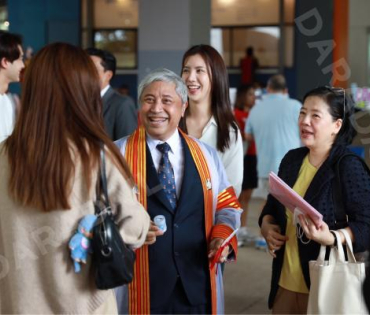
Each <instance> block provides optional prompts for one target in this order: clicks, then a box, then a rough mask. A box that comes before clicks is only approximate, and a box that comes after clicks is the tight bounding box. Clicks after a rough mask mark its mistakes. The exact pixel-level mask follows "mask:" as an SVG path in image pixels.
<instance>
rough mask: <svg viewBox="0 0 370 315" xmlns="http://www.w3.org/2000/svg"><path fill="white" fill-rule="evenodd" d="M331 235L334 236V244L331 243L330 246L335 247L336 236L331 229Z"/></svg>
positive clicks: (336, 244)
mask: <svg viewBox="0 0 370 315" xmlns="http://www.w3.org/2000/svg"><path fill="white" fill-rule="evenodd" d="M330 233H331V235H333V236H334V244H333V245H331V246H332V247H337V246H338V242H337V237H336V236H335V233H334V232H333V231H330Z"/></svg>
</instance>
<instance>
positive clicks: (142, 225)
mask: <svg viewBox="0 0 370 315" xmlns="http://www.w3.org/2000/svg"><path fill="white" fill-rule="evenodd" d="M106 161H107V163H106V173H107V180H108V195H109V199H110V202H111V206H112V208H113V211H114V213H115V215H116V216H117V222H118V225H119V227H120V232H121V235H122V238H123V240H124V241H125V243H127V244H128V245H130V246H131V247H133V248H138V247H140V246H141V245H143V243H144V241H145V238H146V235H147V233H148V230H149V224H150V218H149V215H148V213H147V211H146V210H145V209H144V207H143V206H142V205H141V204H140V203H139V201H138V200H137V197H136V193H135V191H134V189H133V188H132V187H131V186H130V185H129V183H128V182H127V180H126V179H125V178H124V177H123V175H122V174H121V173H120V171H119V170H118V169H117V167H116V166H115V164H114V163H113V162H112V161H111V160H110V159H109V155H108V154H107V160H106Z"/></svg>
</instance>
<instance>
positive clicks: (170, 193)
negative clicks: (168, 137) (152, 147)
mask: <svg viewBox="0 0 370 315" xmlns="http://www.w3.org/2000/svg"><path fill="white" fill-rule="evenodd" d="M157 149H158V150H159V151H160V152H161V153H162V158H161V161H160V162H159V169H158V178H159V181H160V182H161V184H162V187H163V190H164V192H165V194H166V196H167V198H168V201H169V202H170V204H171V206H172V208H173V209H176V204H177V196H176V185H175V175H174V172H173V168H172V165H171V162H170V159H169V157H168V151H170V150H171V147H170V146H169V144H168V143H167V142H164V143H162V144H158V145H157Z"/></svg>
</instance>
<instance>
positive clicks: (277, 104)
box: [245, 75, 302, 249]
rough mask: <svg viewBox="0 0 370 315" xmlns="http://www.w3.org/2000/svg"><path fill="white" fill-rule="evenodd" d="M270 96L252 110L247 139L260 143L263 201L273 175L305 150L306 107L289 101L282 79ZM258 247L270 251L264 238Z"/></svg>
mask: <svg viewBox="0 0 370 315" xmlns="http://www.w3.org/2000/svg"><path fill="white" fill-rule="evenodd" d="M267 93H268V94H267V95H265V97H263V99H262V100H261V101H260V102H258V103H257V105H256V106H254V107H253V108H252V110H251V111H250V114H249V117H248V121H247V124H246V126H245V133H246V135H245V137H246V139H247V140H248V141H252V140H254V141H255V142H256V148H257V152H258V159H257V172H258V179H259V183H258V184H259V190H260V191H261V194H262V198H263V199H266V198H267V195H268V177H269V174H270V172H274V173H275V174H277V172H278V167H279V164H280V162H281V160H282V158H283V157H284V155H285V154H286V153H287V152H288V151H289V150H291V149H294V148H298V147H300V146H301V142H300V139H299V129H298V126H297V119H298V116H299V111H300V109H301V105H302V104H301V103H300V102H298V101H296V100H293V99H291V98H289V97H288V95H287V86H286V82H285V78H284V77H283V76H282V75H274V76H272V77H271V78H270V79H269V81H268V83H267ZM255 246H256V248H259V249H266V242H265V240H264V238H263V237H259V238H257V239H256V242H255Z"/></svg>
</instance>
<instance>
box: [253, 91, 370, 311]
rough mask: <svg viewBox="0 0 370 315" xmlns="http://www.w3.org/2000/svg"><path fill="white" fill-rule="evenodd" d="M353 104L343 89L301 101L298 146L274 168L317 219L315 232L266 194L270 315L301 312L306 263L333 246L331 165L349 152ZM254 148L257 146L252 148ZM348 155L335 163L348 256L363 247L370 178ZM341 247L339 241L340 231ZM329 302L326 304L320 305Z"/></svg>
mask: <svg viewBox="0 0 370 315" xmlns="http://www.w3.org/2000/svg"><path fill="white" fill-rule="evenodd" d="M353 115H354V105H353V102H352V100H351V99H350V98H349V97H347V96H346V95H345V91H344V89H340V88H332V87H326V86H325V87H318V88H315V89H313V90H311V91H309V92H308V93H307V94H306V95H305V96H304V98H303V106H302V108H301V110H300V113H299V119H298V126H299V133H300V138H301V140H302V143H303V145H304V147H301V148H298V149H294V150H291V151H289V152H288V153H287V154H286V155H285V157H284V158H283V160H282V161H281V164H280V167H279V174H278V175H279V177H280V178H281V179H282V180H283V181H285V182H286V183H287V184H288V185H289V186H290V187H292V188H293V190H294V191H296V192H297V193H298V194H299V195H300V196H302V197H303V198H304V199H305V200H306V201H307V202H309V203H310V204H311V206H312V207H314V208H315V209H316V210H317V211H319V212H320V213H321V214H322V215H323V223H322V225H321V226H320V227H319V228H317V227H316V226H315V224H314V223H313V222H312V221H311V219H310V218H309V217H308V216H304V215H302V214H301V215H298V219H299V225H298V226H297V225H295V223H294V220H293V214H292V213H291V212H290V210H288V209H286V208H285V207H284V206H283V205H282V204H281V203H280V202H279V201H277V200H276V199H275V198H274V197H273V196H272V195H269V196H268V199H267V203H266V205H265V207H264V208H263V211H262V213H261V216H260V218H259V225H260V227H261V232H262V235H263V236H264V237H265V239H266V241H267V244H268V249H269V252H270V253H271V255H272V256H273V257H274V259H273V263H272V265H273V266H272V281H271V291H270V296H269V301H268V305H269V307H270V308H272V313H273V314H306V312H307V303H308V293H309V289H310V276H309V266H308V263H309V261H310V260H316V259H317V256H318V255H319V251H320V246H321V245H325V246H338V245H339V246H340V244H336V242H335V237H334V234H333V233H332V232H331V230H335V229H336V222H335V221H336V220H335V209H334V202H333V199H334V197H333V194H334V193H335V189H334V183H335V181H336V180H337V179H335V178H334V177H335V176H336V165H337V164H336V163H337V161H338V159H339V158H340V157H342V156H343V155H345V154H348V153H350V152H351V151H350V150H349V149H348V148H347V145H349V144H351V142H352V139H353V137H354V136H355V134H356V132H355V130H354V127H353V122H352V120H353ZM257 149H258V148H257ZM359 159H360V158H359V157H358V158H357V157H355V156H353V155H350V156H346V157H344V158H343V159H342V160H341V162H340V165H339V172H340V182H341V191H342V196H343V202H344V204H343V209H345V211H346V215H347V219H348V222H347V227H346V228H345V229H346V230H347V231H348V233H349V235H350V237H351V240H352V243H353V250H354V253H357V252H362V251H365V250H366V249H368V248H369V245H370V244H369V240H370V175H369V174H368V172H367V170H366V169H365V168H364V165H363V164H362V162H361V161H360V160H359ZM339 234H340V235H341V243H342V244H344V243H345V238H344V235H343V234H342V233H341V232H340V230H339ZM326 302H327V303H330V301H326Z"/></svg>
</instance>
